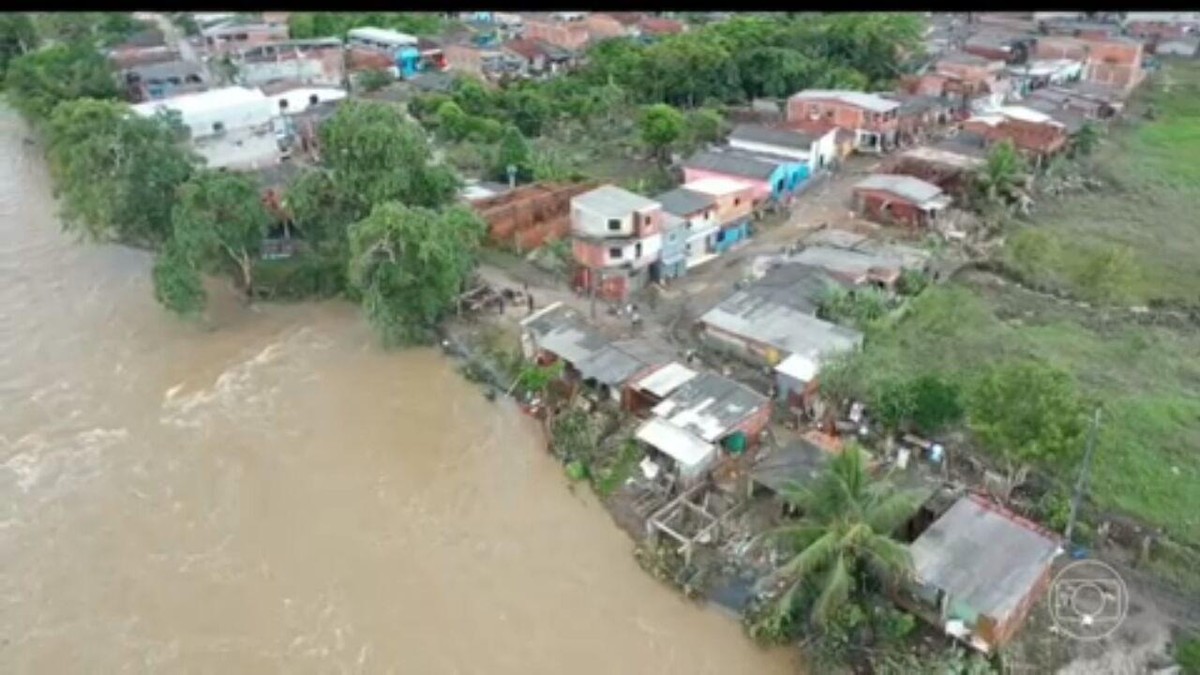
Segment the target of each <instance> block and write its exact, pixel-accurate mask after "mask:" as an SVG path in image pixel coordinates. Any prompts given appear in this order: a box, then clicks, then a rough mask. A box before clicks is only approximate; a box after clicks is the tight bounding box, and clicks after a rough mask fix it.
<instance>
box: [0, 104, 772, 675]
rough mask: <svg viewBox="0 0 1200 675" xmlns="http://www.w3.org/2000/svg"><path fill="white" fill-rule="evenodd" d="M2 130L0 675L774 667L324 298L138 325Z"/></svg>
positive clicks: (499, 425) (536, 446)
mask: <svg viewBox="0 0 1200 675" xmlns="http://www.w3.org/2000/svg"><path fill="white" fill-rule="evenodd" d="M23 136H24V129H23V127H22V125H21V124H20V122H19V121H18V120H17V119H16V117H15V116H14V115H12V114H4V115H3V117H2V118H0V315H3V317H4V321H3V326H4V330H3V331H0V383H2V386H0V462H3V464H4V471H3V472H0V493H2V494H3V495H4V500H3V504H4V507H3V510H2V511H0V523H3V527H2V528H0V554H2V555H3V556H4V558H5V561H6V565H5V568H4V570H3V572H2V573H0V603H2V605H0V606H2V608H3V609H2V611H0V634H2V635H3V643H2V646H0V670H3V671H5V672H15V673H20V672H55V673H71V672H98V671H99V672H114V671H120V670H134V671H138V670H152V671H180V670H183V671H189V672H256V673H257V672H279V671H287V672H329V671H345V672H421V673H484V672H486V673H558V672H563V670H564V669H570V670H571V671H572V672H578V673H640V672H645V673H685V672H686V673H718V672H719V673H784V672H791V670H792V667H791V664H790V658H791V657H790V655H789V654H787V653H786V652H779V653H770V654H768V653H764V652H762V651H760V650H758V649H757V648H755V647H754V646H753V644H752V643H751V642H750V641H748V640H746V639H745V638H744V637H743V636H742V634H741V631H740V628H739V626H738V625H737V624H736V623H734V622H731V621H729V620H727V619H726V618H724V617H722V616H720V615H718V614H716V613H713V612H706V611H704V610H703V609H701V608H699V607H697V606H695V605H693V604H691V603H689V602H687V601H686V600H683V599H682V598H679V597H678V596H676V595H675V594H673V593H672V592H671V591H670V590H669V589H666V588H664V587H663V586H662V585H660V584H658V583H657V582H656V581H655V580H653V579H651V578H650V577H648V576H647V575H645V574H644V573H643V572H642V571H641V569H639V568H638V566H637V564H636V562H635V561H634V559H633V557H632V556H631V555H630V549H631V545H630V543H629V541H628V539H627V538H625V537H624V535H623V534H622V533H621V532H620V531H619V530H617V529H616V528H614V527H613V526H612V524H611V521H610V520H609V518H608V516H607V514H606V513H605V512H604V510H603V509H602V508H600V506H599V505H598V504H597V503H596V502H595V500H594V499H593V498H592V497H591V495H590V494H586V490H576V491H575V492H572V491H571V490H570V488H569V487H568V486H567V485H566V482H565V481H564V480H563V478H562V473H561V468H560V465H559V464H558V463H557V462H555V461H554V460H553V459H552V458H550V457H548V456H546V454H545V453H544V452H543V451H542V445H541V443H540V439H539V437H538V432H537V429H536V425H535V423H534V422H532V421H531V420H529V419H528V418H526V417H525V416H523V415H521V414H519V413H518V412H517V411H516V410H515V408H513V407H512V406H511V405H510V404H509V403H507V402H501V401H497V402H495V403H492V402H489V401H488V400H487V399H485V398H484V397H483V396H481V395H480V393H479V391H478V389H477V388H475V387H472V386H471V385H470V384H468V383H466V382H464V381H463V380H462V379H461V378H460V377H459V376H458V375H457V374H456V373H455V372H454V368H453V365H452V364H451V362H449V361H448V360H447V359H445V358H443V357H442V356H441V355H440V354H438V353H437V352H435V351H433V350H423V351H409V352H402V353H396V354H386V353H383V352H382V351H381V350H379V349H378V348H377V346H376V342H375V340H374V338H373V336H372V335H371V334H370V333H369V331H368V330H367V327H366V326H365V325H364V324H363V322H362V319H361V317H360V316H359V314H358V312H357V311H356V310H355V308H353V307H351V306H349V305H345V304H340V303H321V304H304V305H293V306H270V305H262V306H258V307H255V308H252V309H245V308H242V307H240V306H239V305H238V304H237V303H236V302H235V301H233V300H232V299H230V300H228V301H226V300H222V301H221V302H219V303H217V305H216V307H215V308H214V311H213V315H214V321H215V323H216V325H217V329H216V330H215V331H204V330H200V329H197V328H195V327H193V326H189V325H186V324H183V323H181V322H179V321H177V320H176V319H174V318H172V317H170V316H169V315H167V314H166V313H164V312H162V311H161V310H160V309H159V308H158V307H157V306H155V304H154V301H153V298H152V294H151V290H150V287H149V275H148V274H147V268H148V266H149V263H150V261H149V259H148V258H146V257H145V256H144V255H142V254H140V253H137V252H133V251H129V250H124V249H119V248H115V247H92V246H80V245H77V244H75V243H74V242H72V241H70V240H69V239H68V238H67V237H66V236H65V235H62V234H61V233H60V227H59V224H58V222H57V219H56V218H55V216H54V212H53V204H52V200H51V198H50V191H49V183H48V180H47V176H46V174H45V169H44V167H43V166H42V164H41V159H40V155H38V152H37V150H36V149H34V148H30V147H25V146H23V144H22V138H23Z"/></svg>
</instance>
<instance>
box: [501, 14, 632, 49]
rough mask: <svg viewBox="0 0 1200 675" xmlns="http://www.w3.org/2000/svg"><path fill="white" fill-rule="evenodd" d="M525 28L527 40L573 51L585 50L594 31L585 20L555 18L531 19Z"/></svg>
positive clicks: (525, 22)
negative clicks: (538, 41) (540, 41)
mask: <svg viewBox="0 0 1200 675" xmlns="http://www.w3.org/2000/svg"><path fill="white" fill-rule="evenodd" d="M614 23H615V22H614ZM618 25H619V24H618ZM524 26H525V33H524V37H525V38H529V39H534V40H544V41H546V42H549V43H550V44H552V45H555V46H557V47H562V48H563V49H569V50H571V51H579V50H581V49H583V48H584V47H586V46H587V44H588V42H589V41H590V40H591V39H592V31H591V29H589V27H588V24H587V22H586V21H585V20H579V21H567V20H563V19H559V18H555V17H537V18H532V17H530V18H526V19H525V21H524Z"/></svg>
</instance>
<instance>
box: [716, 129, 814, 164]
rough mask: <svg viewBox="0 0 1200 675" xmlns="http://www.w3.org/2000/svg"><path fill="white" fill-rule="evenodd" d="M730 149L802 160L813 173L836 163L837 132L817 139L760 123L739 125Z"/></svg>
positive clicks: (734, 132) (810, 135)
mask: <svg viewBox="0 0 1200 675" xmlns="http://www.w3.org/2000/svg"><path fill="white" fill-rule="evenodd" d="M729 147H731V148H737V149H738V150H746V151H748V152H761V153H767V154H769V155H780V156H783V157H790V158H792V159H798V160H800V161H802V162H807V163H808V168H809V171H810V172H812V173H816V172H817V171H818V170H820V169H823V168H825V167H827V166H829V165H830V164H831V163H833V160H834V158H835V157H836V156H837V129H830V130H829V131H827V132H825V133H824V134H822V135H820V136H817V135H813V134H806V133H802V132H799V131H791V130H789V129H775V128H771V127H765V126H761V125H757V124H739V125H738V126H737V127H736V128H734V130H733V132H732V133H730V134H729Z"/></svg>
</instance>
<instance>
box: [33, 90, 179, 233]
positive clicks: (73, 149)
mask: <svg viewBox="0 0 1200 675" xmlns="http://www.w3.org/2000/svg"><path fill="white" fill-rule="evenodd" d="M46 131H47V140H48V143H47V156H48V159H49V163H50V170H51V173H52V174H53V176H54V178H55V187H56V191H57V193H58V195H59V198H60V206H61V209H62V215H63V223H64V227H66V228H67V229H68V230H69V231H73V232H75V233H77V234H81V235H83V236H85V237H87V238H89V239H92V240H94V241H119V242H122V243H125V244H129V245H132V246H139V247H143V248H157V247H158V246H160V245H162V243H163V242H164V241H166V239H167V238H168V237H169V236H170V233H171V227H172V226H171V209H172V208H173V206H174V204H175V199H176V191H177V189H178V188H179V186H180V185H182V184H183V183H184V182H185V181H186V180H187V179H188V178H189V177H190V175H191V174H192V171H193V168H194V166H195V163H196V161H197V160H196V158H195V157H194V156H192V155H191V154H190V153H189V152H188V151H186V150H185V149H184V148H182V147H181V145H180V144H179V142H178V141H179V130H178V128H177V127H174V126H173V122H172V121H171V120H169V119H168V118H165V117H160V118H143V117H140V116H137V115H131V114H130V112H129V108H128V106H126V105H125V104H123V103H118V102H116V101H99V100H95V99H89V98H83V99H77V100H72V101H67V102H65V103H62V104H60V105H59V106H58V107H57V108H56V109H55V111H54V115H53V116H52V117H51V118H50V120H49V123H48V124H47V127H46Z"/></svg>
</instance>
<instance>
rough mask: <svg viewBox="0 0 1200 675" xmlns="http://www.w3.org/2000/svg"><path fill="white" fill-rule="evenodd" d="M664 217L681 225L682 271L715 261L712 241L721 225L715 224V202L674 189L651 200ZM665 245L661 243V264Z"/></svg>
mask: <svg viewBox="0 0 1200 675" xmlns="http://www.w3.org/2000/svg"><path fill="white" fill-rule="evenodd" d="M654 201H656V202H658V203H659V204H662V209H663V212H664V213H667V214H669V215H672V216H675V217H676V218H679V219H680V220H682V221H683V228H684V237H683V254H684V265H685V268H692V267H696V266H697V265H701V264H704V263H706V262H708V261H709V260H712V259H713V258H715V257H717V250H716V244H717V242H716V239H717V232H718V230H720V226H721V224H720V223H719V222H718V221H717V200H716V198H714V197H713V196H712V195H710V194H705V193H703V192H693V191H692V190H689V189H687V188H686V187H678V188H675V189H674V190H669V191H667V192H664V193H662V194H660V195H657V196H655V197H654ZM667 248H668V243H667V241H666V239H665V238H664V241H663V256H662V257H663V260H664V262H665V261H666V260H667V258H668V252H667Z"/></svg>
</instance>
